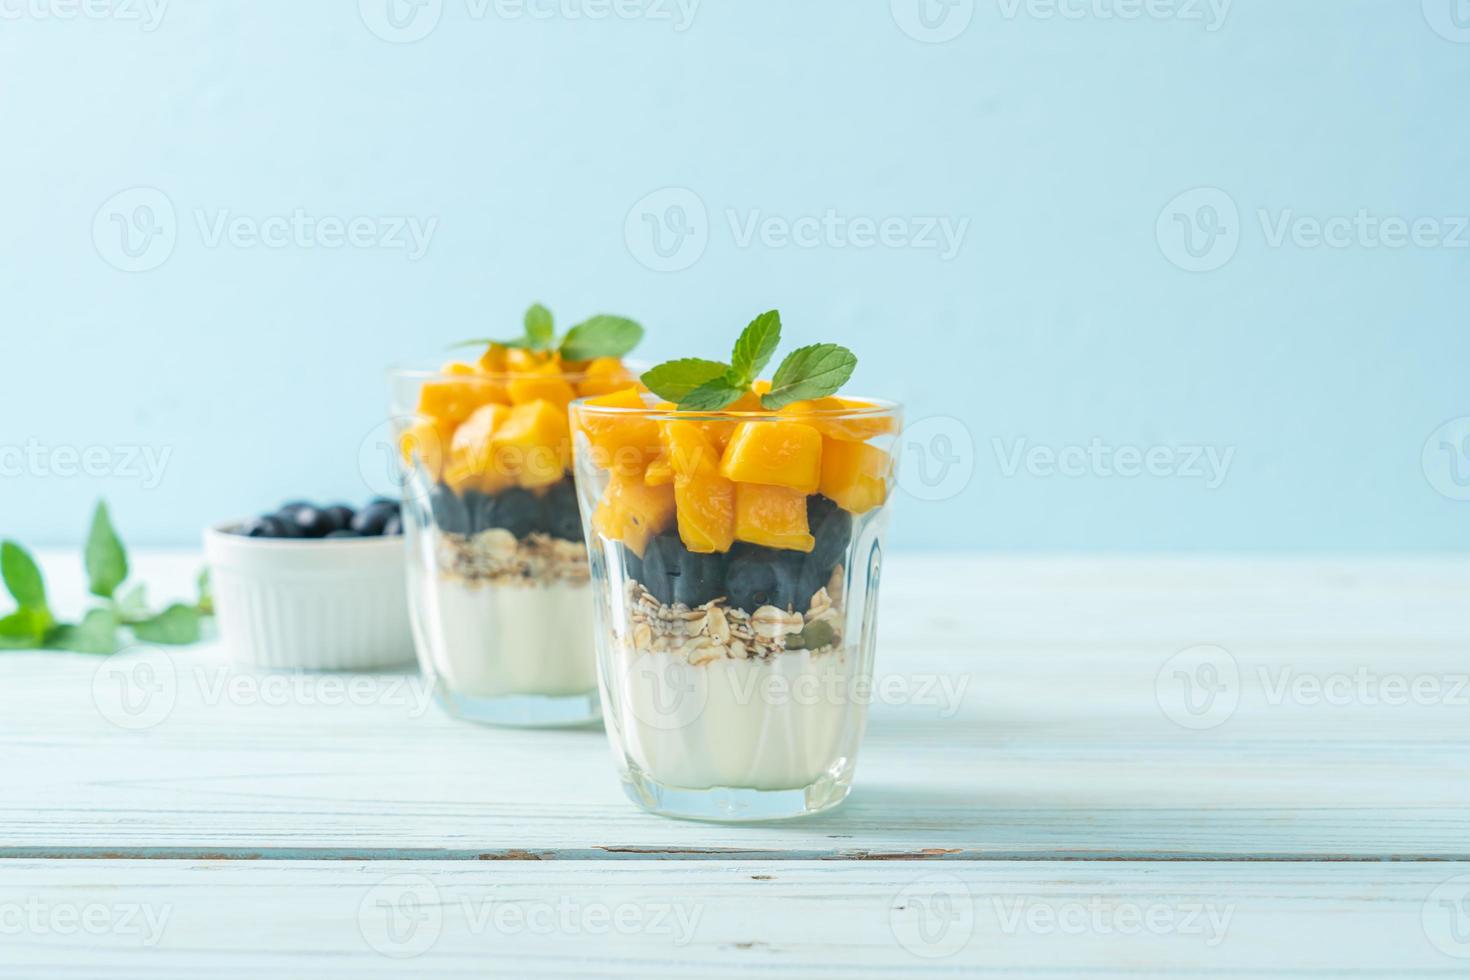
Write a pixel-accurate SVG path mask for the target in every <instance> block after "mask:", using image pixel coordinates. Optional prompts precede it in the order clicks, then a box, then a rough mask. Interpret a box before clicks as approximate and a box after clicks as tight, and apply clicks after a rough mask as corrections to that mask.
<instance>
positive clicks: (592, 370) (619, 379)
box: [577, 357, 637, 398]
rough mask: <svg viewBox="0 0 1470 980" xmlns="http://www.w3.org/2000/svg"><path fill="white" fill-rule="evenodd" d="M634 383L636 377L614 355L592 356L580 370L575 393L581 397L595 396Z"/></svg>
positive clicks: (632, 385) (633, 385) (608, 393)
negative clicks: (580, 374)
mask: <svg viewBox="0 0 1470 980" xmlns="http://www.w3.org/2000/svg"><path fill="white" fill-rule="evenodd" d="M636 385H637V381H636V379H634V377H633V375H632V374H631V373H630V372H629V371H628V369H627V368H625V367H623V362H622V361H620V360H618V359H617V358H616V357H594V358H593V359H592V360H591V361H588V362H587V366H586V367H585V368H583V370H582V380H580V381H578V382H577V394H578V395H581V396H582V397H583V398H595V397H597V396H598V395H610V394H612V393H613V392H615V391H622V390H623V389H624V388H628V387H635V386H636Z"/></svg>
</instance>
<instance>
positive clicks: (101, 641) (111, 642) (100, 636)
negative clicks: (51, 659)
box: [46, 609, 118, 653]
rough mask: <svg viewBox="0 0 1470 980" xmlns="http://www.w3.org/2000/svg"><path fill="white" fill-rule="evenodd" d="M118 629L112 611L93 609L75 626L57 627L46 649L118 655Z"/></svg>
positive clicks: (47, 639) (48, 639) (115, 617)
mask: <svg viewBox="0 0 1470 980" xmlns="http://www.w3.org/2000/svg"><path fill="white" fill-rule="evenodd" d="M117 627H118V620H117V616H116V615H115V614H114V613H113V611H112V610H111V609H93V610H90V611H89V612H88V613H87V614H86V615H85V616H83V617H82V621H81V622H80V623H77V624H76V625H75V626H69V625H63V626H59V627H57V629H56V630H55V632H53V633H52V634H51V635H50V636H48V637H47V638H46V647H47V649H50V650H71V651H72V652H74V653H116V652H117Z"/></svg>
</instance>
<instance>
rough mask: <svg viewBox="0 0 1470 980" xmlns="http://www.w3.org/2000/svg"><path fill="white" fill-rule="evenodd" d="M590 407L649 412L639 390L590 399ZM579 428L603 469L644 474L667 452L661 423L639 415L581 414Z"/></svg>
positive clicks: (596, 461) (588, 402)
mask: <svg viewBox="0 0 1470 980" xmlns="http://www.w3.org/2000/svg"><path fill="white" fill-rule="evenodd" d="M587 404H588V405H591V406H600V407H603V408H627V409H639V410H642V409H645V408H647V406H646V405H644V403H643V395H642V393H641V392H640V391H639V390H638V389H637V388H623V389H621V390H619V391H615V392H613V393H612V394H608V395H602V396H599V397H597V398H589V399H588V400H587ZM577 424H578V427H579V428H580V429H581V430H582V431H583V432H584V433H586V435H587V442H588V443H589V444H590V445H591V446H592V452H593V457H592V461H593V463H594V464H595V465H597V466H598V467H599V468H601V469H611V470H614V471H615V472H619V473H624V474H627V475H635V474H637V475H641V474H642V473H643V471H644V469H646V468H647V467H648V464H649V463H651V462H652V461H653V460H654V459H655V458H656V457H657V456H658V455H659V453H661V452H662V451H663V443H662V442H661V441H660V440H659V434H658V423H657V422H655V421H654V420H653V419H651V418H649V417H648V416H647V415H643V414H640V413H639V412H608V413H601V412H580V411H579V412H578V413H577Z"/></svg>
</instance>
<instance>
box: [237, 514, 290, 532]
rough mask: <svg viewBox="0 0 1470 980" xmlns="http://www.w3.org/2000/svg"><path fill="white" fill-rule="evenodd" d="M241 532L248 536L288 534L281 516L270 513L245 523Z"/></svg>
mask: <svg viewBox="0 0 1470 980" xmlns="http://www.w3.org/2000/svg"><path fill="white" fill-rule="evenodd" d="M240 533H241V534H243V535H245V537H247V538H284V537H285V536H286V531H285V528H283V527H282V526H281V520H280V518H278V517H275V516H274V515H270V514H267V515H266V516H265V517H257V518H256V519H255V520H253V521H250V522H249V523H247V524H245V526H244V527H242V528H240Z"/></svg>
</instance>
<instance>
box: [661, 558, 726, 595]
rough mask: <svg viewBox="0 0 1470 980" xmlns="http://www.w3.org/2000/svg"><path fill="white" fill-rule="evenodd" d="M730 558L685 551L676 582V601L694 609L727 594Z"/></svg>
mask: <svg viewBox="0 0 1470 980" xmlns="http://www.w3.org/2000/svg"><path fill="white" fill-rule="evenodd" d="M728 564H729V556H727V555H721V554H714V555H697V554H695V553H693V552H690V551H685V552H684V554H683V556H682V562H681V564H680V568H679V577H678V578H676V579H675V580H674V601H675V602H682V603H684V605H686V606H688V607H689V608H691V609H693V608H694V607H695V606H702V605H704V604H705V603H706V602H709V601H710V600H711V599H715V598H718V597H719V596H722V595H724V594H725V568H726V566H727V565H728Z"/></svg>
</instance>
